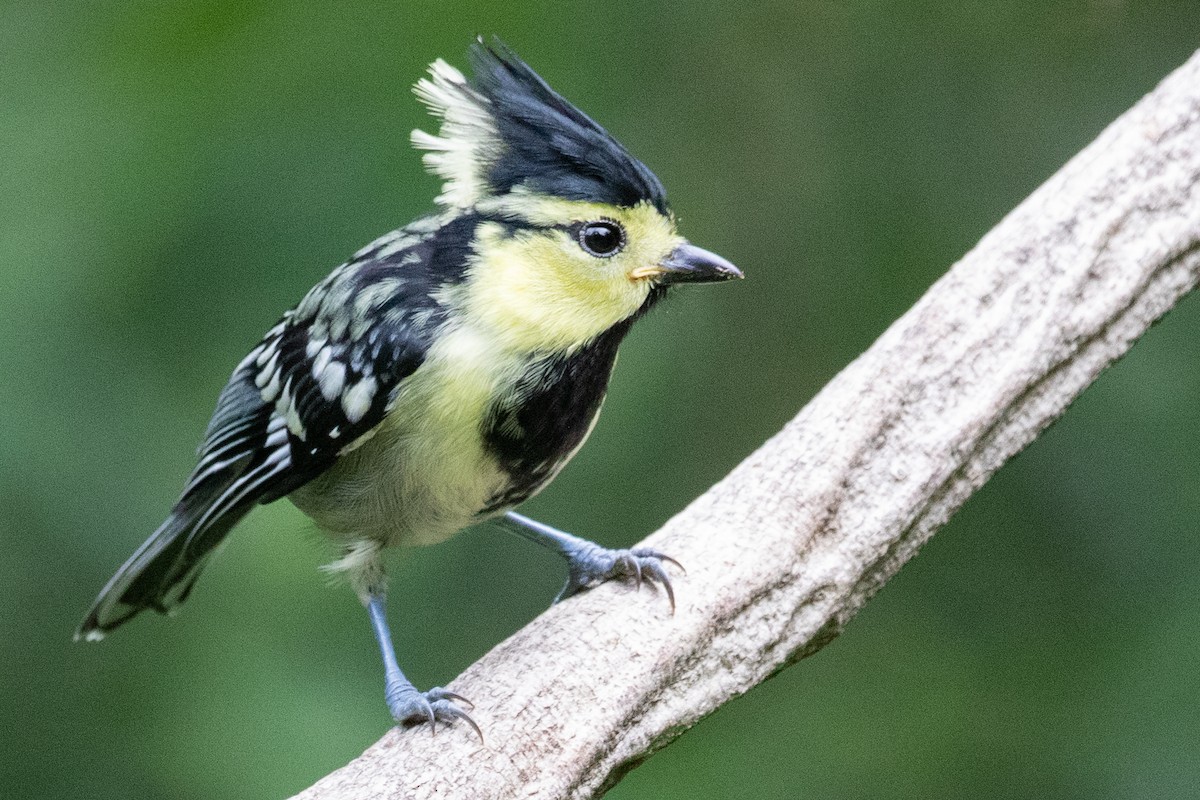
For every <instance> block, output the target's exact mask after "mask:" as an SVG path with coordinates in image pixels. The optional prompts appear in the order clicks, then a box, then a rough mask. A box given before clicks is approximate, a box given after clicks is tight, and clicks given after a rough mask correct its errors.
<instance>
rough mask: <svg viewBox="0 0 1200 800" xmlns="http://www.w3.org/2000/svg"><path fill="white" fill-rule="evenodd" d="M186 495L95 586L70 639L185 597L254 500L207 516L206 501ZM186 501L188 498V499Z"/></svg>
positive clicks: (96, 634) (91, 635)
mask: <svg viewBox="0 0 1200 800" xmlns="http://www.w3.org/2000/svg"><path fill="white" fill-rule="evenodd" d="M195 499H196V498H186V499H185V500H183V501H181V502H180V503H179V504H178V505H176V506H175V509H174V510H173V511H172V512H171V516H169V517H167V521H166V522H164V523H163V524H162V525H161V526H159V528H158V530H156V531H155V532H154V535H153V536H151V537H150V538H149V539H147V540H146V541H145V542H144V543H143V544H142V546H141V547H139V548H138V549H137V552H135V553H134V554H133V555H132V556H130V557H129V560H128V561H126V562H125V563H124V564H123V565H122V566H121V568H120V569H119V570H117V574H116V575H114V576H112V578H111V579H110V580H109V582H108V583H107V584H106V585H105V586H104V588H103V589H101V590H100V595H99V596H98V597H97V598H96V602H94V603H93V604H92V608H91V610H90V611H89V612H88V614H87V616H86V617H85V618H84V620H83V623H82V624H81V625H80V626H79V629H78V630H77V631H75V640H76V641H78V640H80V639H87V640H88V641H93V642H94V641H99V640H100V639H103V638H104V636H105V634H107V633H108V632H109V631H111V630H113V629H114V628H116V627H118V626H119V625H121V624H122V623H124V622H126V621H128V620H130V619H132V618H133V617H135V616H136V615H137V614H138V613H140V612H142V611H144V610H146V609H148V608H152V609H154V610H155V611H157V612H159V613H160V614H166V613H168V612H170V611H171V610H172V609H173V608H175V606H177V605H179V604H180V603H182V602H183V601H184V600H186V599H187V596H188V593H190V592H191V591H192V586H193V585H194V584H195V582H196V578H197V577H199V575H200V571H201V570H202V569H203V568H204V565H205V563H207V561H208V558H209V556H211V555H212V553H213V550H214V549H216V547H217V545H219V544H220V543H221V542H222V540H224V538H225V536H226V535H227V534H228V533H229V531H230V530H231V529H232V528H233V526H234V525H236V524H237V523H238V521H239V520H241V518H242V517H244V516H245V515H246V513H247V512H249V510H250V508H251V507H253V505H254V503H253V502H252V501H251V502H249V503H243V504H239V505H236V506H234V507H232V508H230V509H229V510H228V511H227V512H225V513H223V514H220V515H218V516H216V518H215V519H207V518H206V512H207V511H208V510H209V508H210V504H209V503H204V502H202V503H197V502H194V501H195ZM189 501H192V502H189Z"/></svg>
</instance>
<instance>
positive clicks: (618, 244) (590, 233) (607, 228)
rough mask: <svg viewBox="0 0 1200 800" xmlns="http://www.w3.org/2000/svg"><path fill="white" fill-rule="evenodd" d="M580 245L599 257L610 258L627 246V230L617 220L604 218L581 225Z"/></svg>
mask: <svg viewBox="0 0 1200 800" xmlns="http://www.w3.org/2000/svg"><path fill="white" fill-rule="evenodd" d="M578 235H579V246H580V247H582V248H583V249H584V251H586V252H587V253H590V254H591V255H594V256H596V257H597V258H608V257H610V256H615V255H616V254H617V253H619V252H621V248H622V247H624V246H625V231H624V230H623V229H622V228H621V226H620V225H618V224H617V223H615V222H612V221H610V220H606V219H602V220H600V221H598V222H588V223H585V224H583V225H581V226H580V227H579V234H578Z"/></svg>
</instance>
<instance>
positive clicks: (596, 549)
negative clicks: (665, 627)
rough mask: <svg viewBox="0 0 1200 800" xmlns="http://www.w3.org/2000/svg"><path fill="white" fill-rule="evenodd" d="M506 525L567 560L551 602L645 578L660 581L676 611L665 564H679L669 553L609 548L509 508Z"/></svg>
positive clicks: (505, 516)
mask: <svg viewBox="0 0 1200 800" xmlns="http://www.w3.org/2000/svg"><path fill="white" fill-rule="evenodd" d="M502 521H503V522H505V523H507V524H506V525H505V527H506V528H508V529H509V530H511V531H512V532H513V533H516V534H517V535H518V536H522V537H524V538H526V539H528V540H529V541H531V542H536V543H537V544H540V545H541V546H543V547H548V548H550V549H551V550H553V551H554V552H556V553H558V554H559V555H561V556H562V557H563V558H565V559H566V560H567V583H566V585H565V586H563V588H562V591H561V592H559V593H558V597H556V598H554V602H556V603H557V602H559V601H560V600H565V599H566V598H568V597H570V596H571V595H573V594H578V593H579V592H581V591H583V590H584V589H587V588H589V587H591V586H595V585H597V584H600V583H604V582H605V581H608V580H612V579H614V578H620V579H622V580H630V581H633V582H634V583H635V584H636V585H637V586H639V587H640V586H641V585H642V581H643V580H646V581H649V582H650V583H659V584H662V587H663V589H664V590H666V592H667V598H668V599H669V600H670V601H671V611H672V612H674V610H675V591H674V589H673V588H672V587H671V578H670V576H669V575H667V571H666V569H665V567H664V566H663V565H664V564H674V565H675V566H677V567H679V568H680V569H682V568H683V567H682V565H680V563H679V562H678V561H676V560H675V559H673V558H671V557H670V556H668V555H666V554H664V553H660V552H659V551H657V550H653V549H651V548H649V547H637V548H634V549H631V550H610V549H608V548H607V547H601V546H600V545H598V544H596V543H595V542H589V541H588V540H587V539H581V538H579V537H578V536H572V535H571V534H569V533H564V532H563V531H560V530H557V529H555V528H551V527H550V526H549V525H545V524H543V523H541V522H538V521H537V520H532V519H530V518H529V517H526V516H523V515H521V514H518V513H517V512H515V511H509V512H508V513H507V514H505V515H504V517H503V520H502Z"/></svg>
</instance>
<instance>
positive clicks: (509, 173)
mask: <svg viewBox="0 0 1200 800" xmlns="http://www.w3.org/2000/svg"><path fill="white" fill-rule="evenodd" d="M470 61H471V66H472V72H473V75H472V77H471V78H470V79H469V80H468V79H467V78H466V77H464V76H463V74H462V73H461V72H459V71H458V70H457V69H455V68H454V67H451V66H450V65H449V64H447V63H446V62H445V61H442V60H441V59H438V60H437V61H435V62H434V63H433V64H432V65H431V66H430V68H429V77H427V78H423V79H421V80H420V81H419V82H418V83H417V85H416V93H417V97H418V98H419V99H420V100H421V102H423V103H425V105H427V106H428V107H429V109H430V111H431V112H432V113H433V114H434V115H435V116H437V117H439V118H440V119H441V121H442V124H441V128H440V130H439V131H438V134H437V135H436V136H435V135H432V134H429V133H425V132H424V131H419V130H418V131H413V134H412V141H413V144H414V146H416V147H417V148H419V149H421V150H426V151H427V152H426V153H425V156H424V161H425V165H426V167H427V168H428V169H429V170H430V172H432V173H433V174H434V175H437V176H439V177H441V178H442V179H443V180H444V181H445V183H444V185H443V187H442V194H441V195H439V197H438V202H439V203H443V204H445V205H449V206H455V207H461V208H467V207H471V206H473V205H475V204H476V203H478V202H479V201H480V200H482V199H484V198H488V197H495V196H497V195H501V194H506V193H508V192H511V191H513V190H514V189H517V188H522V189H524V190H526V191H533V192H537V193H541V194H548V195H552V196H555V197H561V198H564V199H568V200H586V201H592V202H599V203H609V204H612V205H618V206H625V207H632V206H635V205H637V204H638V203H643V202H648V203H651V204H653V205H654V206H656V207H657V208H658V209H659V210H660V211H662V212H663V213H666V207H667V206H666V193H665V192H664V190H663V187H662V184H661V183H660V182H659V180H658V178H657V177H655V175H654V173H652V172H651V171H650V170H649V169H648V168H647V167H646V165H644V164H643V163H642V162H640V161H638V160H637V159H636V158H634V157H633V156H632V155H631V154H630V153H629V151H627V150H626V149H625V148H624V147H623V146H622V145H621V143H620V142H618V141H617V140H616V139H614V138H613V137H612V136H611V135H610V134H609V133H608V132H607V131H606V130H604V128H602V127H600V125H598V124H597V123H596V122H594V121H593V120H592V119H591V118H590V117H588V116H587V115H586V114H584V113H583V112H582V111H580V110H579V109H578V108H576V107H575V106H573V105H571V103H569V102H567V100H566V99H564V98H563V97H562V96H561V95H559V94H558V93H557V92H555V91H554V90H553V89H551V88H550V86H549V85H548V84H547V83H546V82H545V81H544V80H542V78H541V77H539V76H538V74H537V73H536V72H534V71H533V70H532V69H531V68H530V67H529V65H527V64H526V63H525V62H524V61H522V60H521V59H520V58H518V57H517V55H516V54H515V53H513V52H512V51H511V50H509V49H508V48H507V47H505V46H504V45H503V44H501V43H500V42H499V41H496V42H495V43H494V46H488V45H486V44H484V43H483V40H482V39H481V40H479V41H477V42H475V44H473V45H472V47H471V50H470Z"/></svg>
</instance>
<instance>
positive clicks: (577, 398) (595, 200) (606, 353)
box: [77, 41, 741, 725]
mask: <svg viewBox="0 0 1200 800" xmlns="http://www.w3.org/2000/svg"><path fill="white" fill-rule="evenodd" d="M470 60H471V65H472V67H473V73H474V74H473V77H472V78H471V79H470V80H467V79H466V78H464V76H463V75H462V74H461V73H460V72H459V71H458V70H456V69H454V68H453V67H451V66H449V65H448V64H446V63H445V62H444V61H441V60H438V61H436V62H434V64H433V65H432V66H431V67H430V75H429V77H428V78H425V79H422V80H421V81H420V82H418V83H417V86H416V93H417V95H418V97H419V98H420V99H421V100H422V101H423V102H424V103H425V104H426V105H428V106H429V108H430V109H431V111H432V112H433V114H435V115H436V116H437V117H439V118H440V119H441V128H440V131H439V133H438V135H436V136H434V135H430V134H427V133H424V132H422V131H414V132H413V136H412V138H413V143H414V145H415V146H416V147H418V148H420V149H422V150H425V151H426V154H425V156H424V160H425V163H426V165H427V166H428V168H429V169H430V170H431V171H432V172H433V173H435V174H436V175H438V176H440V177H441V178H442V179H443V180H444V181H445V183H444V185H443V189H442V193H441V195H440V196H439V197H438V198H437V203H438V206H439V210H438V211H437V212H436V213H434V214H433V215H431V216H428V217H425V218H423V219H419V220H417V221H416V222H413V223H412V224H410V225H408V226H407V227H404V228H400V229H399V230H396V231H393V232H392V233H389V234H387V235H385V236H383V237H381V238H379V239H377V240H376V241H374V242H372V243H371V244H369V245H367V246H366V247H364V248H363V249H361V250H359V251H358V252H357V253H355V254H354V256H353V258H351V259H350V260H349V261H348V262H346V263H345V264H343V265H342V266H340V267H338V268H337V269H336V270H334V271H333V273H332V274H330V275H329V277H327V278H325V280H323V281H321V282H320V283H319V284H317V285H316V286H315V287H314V288H313V289H312V290H311V291H310V292H309V293H308V294H307V295H306V296H305V298H304V299H303V300H302V301H301V302H300V304H299V305H297V306H296V307H295V308H294V309H292V310H291V311H288V312H287V313H285V314H284V315H283V318H282V319H281V320H280V321H279V324H277V325H276V326H275V327H274V328H272V329H271V330H270V331H268V332H267V334H266V336H265V337H264V338H263V340H262V341H261V342H260V343H259V344H258V345H257V346H256V347H255V348H254V349H253V350H251V351H250V354H249V355H248V356H246V358H245V359H244V360H243V361H242V362H241V364H239V365H238V366H237V368H236V369H235V370H234V372H233V376H232V378H231V379H230V381H229V384H228V385H227V386H226V387H225V389H224V390H223V391H222V392H221V395H220V398H219V399H218V401H217V408H216V412H215V413H214V414H213V417H212V421H211V422H210V423H209V425H208V430H207V432H206V434H205V437H204V442H203V444H202V445H201V447H200V455H199V464H198V465H197V466H196V469H195V471H194V472H193V473H192V475H191V477H189V478H188V481H187V484H186V486H185V487H184V489H183V494H182V496H181V497H180V499H179V501H178V502H177V503H176V504H175V506H174V508H173V509H172V511H171V514H170V516H169V517H168V518H167V520H166V522H164V523H163V524H162V526H161V527H160V528H159V529H158V530H157V531H155V532H154V535H153V536H151V537H150V538H149V539H148V540H147V541H146V542H145V543H144V544H143V545H142V546H141V547H140V548H138V550H137V552H135V553H134V554H133V556H132V557H130V559H129V560H128V561H127V562H125V564H124V565H123V566H122V567H121V569H120V570H118V572H117V574H116V575H115V576H113V578H112V579H111V580H110V581H109V582H108V584H107V585H106V586H105V587H104V589H103V590H102V591H101V592H100V596H99V597H98V598H97V599H96V602H95V604H94V605H93V607H92V609H91V610H90V611H89V612H88V614H87V617H86V619H85V620H84V621H83V623H82V625H81V626H80V628H79V631H78V633H77V638H78V637H84V638H87V639H93V640H95V639H100V638H102V637H103V636H104V634H106V633H108V632H109V631H111V630H112V629H114V628H116V627H117V626H119V625H121V624H122V623H123V622H125V621H126V620H128V619H130V618H131V617H133V616H135V615H136V614H137V613H138V612H140V611H143V610H145V609H148V608H150V609H154V610H155V611H159V612H166V611H169V610H171V609H172V608H173V607H174V606H176V605H178V604H179V603H181V602H182V601H183V600H184V599H185V598H186V597H187V595H188V593H189V592H190V591H191V589H192V586H193V584H194V583H195V581H196V578H197V576H198V575H199V573H200V570H201V568H202V567H203V566H204V564H205V561H206V560H207V559H208V557H209V556H210V555H211V554H212V552H213V549H214V548H215V547H216V546H217V545H218V544H219V543H220V542H221V541H222V540H223V539H224V538H225V536H226V534H228V533H229V531H230V529H231V528H232V527H233V526H234V525H235V524H236V523H237V522H238V521H239V520H240V519H241V518H242V517H243V516H245V515H246V514H247V513H248V512H249V511H250V509H251V508H253V507H254V506H255V505H256V504H259V503H269V502H271V501H273V500H277V499H279V498H281V497H287V498H289V499H290V500H291V501H292V502H293V503H294V504H295V505H296V506H297V507H299V508H300V510H301V511H303V512H304V513H305V514H307V515H308V516H310V517H311V518H312V519H313V520H314V521H315V522H316V524H317V525H318V526H319V527H320V528H321V529H322V530H324V531H326V532H327V533H328V534H329V535H330V536H331V537H332V538H333V539H334V540H335V541H336V543H337V544H338V546H339V547H340V549H341V551H342V554H343V555H342V558H341V559H340V560H338V561H336V562H335V563H333V564H332V565H330V567H329V569H331V570H332V571H334V572H339V573H344V574H345V575H346V576H347V577H348V578H349V581H350V583H351V585H352V586H353V587H354V589H355V590H356V592H357V593H358V595H359V597H360V598H361V600H362V602H363V603H364V605H365V606H366V608H367V610H368V612H369V615H370V619H371V623H372V626H373V628H374V632H375V635H376V638H377V639H378V642H379V646H380V650H381V651H382V653H383V660H384V667H385V670H386V697H387V702H388V707H389V710H390V711H391V714H392V717H393V718H394V719H395V720H396V721H397V722H400V723H410V724H411V723H421V722H429V723H431V724H436V722H437V721H451V720H453V719H456V718H459V719H465V720H466V721H467V722H469V723H470V724H472V725H474V723H471V722H470V718H469V717H467V715H466V713H465V712H464V711H463V710H462V709H461V708H460V707H459V705H458V704H457V703H458V702H462V700H463V699H462V698H461V697H458V696H457V695H455V694H453V693H451V692H448V691H446V690H444V689H440V688H437V689H432V690H430V691H427V692H420V691H418V690H417V689H416V688H415V687H414V686H413V685H412V683H410V682H409V681H408V680H407V679H406V678H405V677H404V674H403V672H401V670H400V668H399V666H398V665H397V662H396V657H395V653H394V650H393V648H392V644H391V636H390V633H389V630H388V627H387V623H386V621H385V617H384V605H385V602H384V598H385V592H386V584H385V576H384V565H383V560H382V557H381V552H382V550H383V549H384V548H385V547H389V546H394V545H419V544H431V543H435V542H439V541H442V540H444V539H447V538H448V537H450V536H451V535H453V534H454V533H455V532H456V531H458V530H460V529H462V528H464V527H467V526H469V525H473V524H475V523H477V522H481V521H483V520H487V519H491V518H501V519H502V520H503V521H504V522H505V523H506V524H507V525H508V526H509V527H512V528H513V530H515V531H516V532H518V533H521V534H522V535H524V536H526V537H527V538H529V539H532V540H533V541H535V542H538V543H540V544H543V545H545V546H547V547H550V548H552V549H553V550H555V551H557V552H559V553H561V554H562V555H563V556H564V557H565V558H566V560H567V564H568V573H569V577H568V580H567V584H566V586H565V587H564V588H563V591H562V592H561V593H560V595H559V599H562V598H564V597H567V596H570V595H571V594H574V593H575V592H577V591H579V590H581V589H583V588H586V587H588V586H591V585H594V584H596V583H599V582H602V581H605V580H608V579H611V578H620V579H627V580H637V581H640V580H642V578H643V577H645V578H646V579H648V580H650V581H652V582H656V583H658V584H660V585H662V586H663V587H664V588H665V589H666V591H667V593H668V594H669V595H671V584H670V580H669V578H668V576H667V572H666V570H665V569H664V564H665V563H667V562H671V561H672V560H671V559H670V558H669V557H668V556H666V555H664V554H662V553H659V552H657V551H653V550H649V549H634V550H609V549H605V548H602V547H600V546H599V545H596V544H593V543H591V542H588V541H586V540H583V539H580V538H578V537H575V536H571V535H570V534H566V533H563V532H561V531H557V530H554V529H553V528H550V527H548V526H545V525H542V524H541V523H538V522H535V521H533V520H530V519H528V518H526V517H523V516H520V515H518V514H516V513H514V512H513V511H512V510H511V509H512V508H513V507H514V506H516V505H518V504H519V503H521V502H523V501H525V500H527V499H529V498H530V497H532V496H533V495H534V494H536V493H537V492H539V491H540V490H541V489H542V488H543V487H545V486H546V484H547V483H549V482H550V481H551V480H552V479H553V478H554V476H555V475H556V474H558V472H559V470H561V469H562V468H563V466H564V465H565V464H566V463H567V461H568V460H569V459H570V458H571V456H573V455H574V454H575V452H576V451H577V450H578V449H579V448H580V446H581V445H582V444H583V442H584V440H585V439H586V438H587V436H588V433H589V432H590V431H591V429H592V426H593V425H594V424H595V421H596V417H597V415H598V413H599V411H600V405H601V403H602V401H603V399H604V394H605V391H606V388H607V385H608V380H609V375H610V373H611V372H612V368H613V364H614V362H615V360H616V355H617V347H618V345H619V344H620V343H621V340H622V339H623V338H624V337H625V334H626V333H628V331H629V328H630V326H631V325H632V324H633V323H634V321H636V320H637V319H638V318H639V317H641V316H642V315H643V314H645V313H646V312H647V311H648V310H650V308H651V307H653V306H654V305H655V303H657V302H658V301H659V300H660V299H661V298H662V297H663V295H664V293H665V292H666V291H667V290H668V289H669V288H670V287H671V286H673V285H675V284H680V283H706V282H714V281H724V280H728V279H730V278H739V277H741V273H740V272H739V271H738V270H737V269H736V268H735V267H734V266H733V265H732V264H730V263H729V262H728V261H726V260H724V259H722V258H721V257H719V256H717V255H714V254H712V253H709V252H707V251H705V250H702V249H700V248H699V247H695V246H693V245H691V244H689V243H688V242H687V241H685V240H684V239H683V238H682V237H681V236H680V235H679V234H678V233H677V232H676V230H675V221H674V218H673V217H672V215H671V212H670V211H669V210H668V207H667V202H666V197H665V194H664V191H663V187H662V184H661V183H659V180H658V178H656V177H655V176H654V174H653V173H651V172H650V170H649V169H647V168H646V166H645V165H643V164H642V163H641V162H640V161H638V160H637V159H636V158H634V157H633V156H632V155H630V154H629V152H628V151H626V150H625V148H624V147H622V146H621V144H620V143H618V142H617V141H616V140H615V139H613V138H612V136H610V135H609V134H608V133H607V132H606V131H605V130H604V129H603V128H601V127H600V126H599V125H597V124H596V123H595V122H593V121H592V120H591V119H590V118H589V117H587V116H586V115H585V114H583V112H581V111H580V110H579V109H577V108H575V106H573V105H571V104H570V103H568V102H567V101H566V100H564V99H563V98H562V97H561V96H559V95H558V94H557V93H556V92H555V91H554V90H552V89H551V88H550V87H549V86H548V85H547V84H546V83H545V81H543V80H542V79H541V78H540V77H539V76H538V75H537V74H536V73H534V71H533V70H532V69H530V68H529V67H528V66H527V65H526V64H525V63H524V62H522V61H521V60H520V59H519V58H517V57H516V55H515V54H513V53H512V51H510V50H508V49H507V48H506V47H504V46H503V45H502V44H500V43H499V42H497V43H495V44H494V45H493V46H488V45H485V44H484V43H483V42H482V41H479V42H477V43H475V44H474V45H473V46H472V48H471V51H470ZM671 601H672V603H673V602H674V598H673V595H671Z"/></svg>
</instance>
